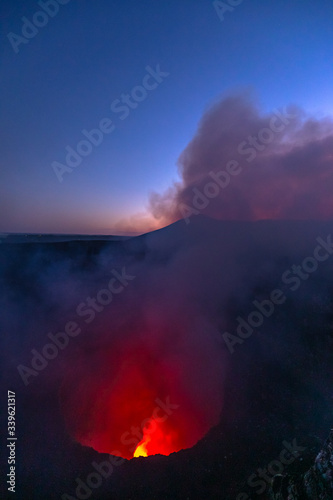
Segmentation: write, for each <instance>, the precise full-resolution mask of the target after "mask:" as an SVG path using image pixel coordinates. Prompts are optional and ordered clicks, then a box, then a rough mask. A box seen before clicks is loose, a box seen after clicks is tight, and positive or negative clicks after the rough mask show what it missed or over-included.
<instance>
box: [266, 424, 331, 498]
mask: <svg viewBox="0 0 333 500" xmlns="http://www.w3.org/2000/svg"><path fill="white" fill-rule="evenodd" d="M271 498H272V500H303V499H304V500H305V499H307V500H332V499H333V429H332V430H331V433H330V435H329V437H328V439H327V441H326V442H325V444H324V446H323V448H322V450H321V451H320V452H319V453H318V455H317V457H316V459H315V462H314V464H313V465H312V467H311V468H310V469H309V470H308V471H307V472H306V473H305V474H304V475H303V476H302V477H298V478H297V477H296V478H295V477H292V476H289V475H280V474H279V475H277V476H275V477H274V480H273V484H272V487H271Z"/></svg>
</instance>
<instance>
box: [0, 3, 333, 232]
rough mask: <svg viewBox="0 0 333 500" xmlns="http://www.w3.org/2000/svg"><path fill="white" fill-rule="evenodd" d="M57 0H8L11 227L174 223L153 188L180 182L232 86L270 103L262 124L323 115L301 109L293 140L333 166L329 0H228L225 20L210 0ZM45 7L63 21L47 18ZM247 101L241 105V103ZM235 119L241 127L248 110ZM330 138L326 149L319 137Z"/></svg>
mask: <svg viewBox="0 0 333 500" xmlns="http://www.w3.org/2000/svg"><path fill="white" fill-rule="evenodd" d="M55 2H56V0H49V2H48V1H47V0H44V1H43V0H41V1H40V2H35V1H30V0H24V1H22V0H18V1H16V2H12V0H3V1H2V2H1V6H0V18H1V27H2V29H1V54H0V55H1V57H0V71H1V73H0V74H1V79H0V92H1V118H2V119H1V144H0V161H1V167H0V231H3V232H32V233H34V232H38V233H39V232H41V233H53V232H54V233H89V234H94V233H96V234H99V233H104V234H108V233H110V234H112V233H117V234H121V233H124V232H126V231H129V230H130V231H135V230H137V231H144V230H146V229H149V228H152V227H155V226H158V225H161V224H162V225H163V223H166V222H169V221H172V220H174V219H175V217H172V216H167V217H165V218H164V219H163V220H160V221H157V222H154V221H153V215H151V212H150V211H149V199H150V197H151V193H162V194H163V193H165V192H168V189H169V188H170V186H172V184H173V182H174V181H180V173H179V172H178V167H177V161H178V158H179V156H180V155H181V153H182V152H183V151H184V150H186V148H188V144H189V143H190V141H191V140H192V139H193V137H194V136H195V135H196V133H197V127H198V123H199V122H200V120H201V118H202V115H203V113H205V112H206V111H207V109H208V108H209V107H210V106H211V105H212V104H214V102H217V100H218V98H219V97H221V96H222V97H225V96H227V95H230V94H233V93H235V92H236V93H237V94H238V95H239V94H240V93H242V92H243V91H244V92H247V91H250V93H252V94H253V95H254V96H256V98H257V100H258V102H259V103H260V105H259V108H260V113H259V112H258V111H257V115H256V112H254V111H251V110H250V113H252V114H251V116H252V115H253V116H254V115H255V119H253V120H252V119H251V120H249V119H246V120H245V122H246V123H247V124H249V123H250V122H251V124H257V125H259V124H260V126H261V127H262V126H264V124H265V119H264V117H265V116H266V115H267V116H268V117H269V116H271V115H268V113H269V112H271V111H273V110H275V109H277V108H283V107H284V106H286V105H289V104H290V103H292V104H296V105H297V106H299V107H300V108H303V109H305V110H306V111H307V113H308V114H307V117H309V116H310V114H311V115H312V116H313V117H316V120H317V121H316V123H317V125H316V127H315V128H316V131H315V132H313V128H314V127H313V126H312V125H313V123H315V122H314V120H313V119H312V121H311V120H310V119H309V118H308V119H307V120H304V118H302V119H301V118H298V127H296V129H295V128H294V129H293V132H292V134H293V135H292V138H293V140H295V144H297V146H299V145H300V137H301V142H302V141H303V142H304V140H305V139H304V137H306V140H307V141H310V142H311V141H312V142H311V144H310V145H309V144H308V146H307V149H306V151H310V152H311V151H314V150H315V151H316V153H314V155H315V157H316V158H317V159H318V158H319V159H320V165H322V162H323V161H324V160H325V161H326V162H327V161H328V159H329V161H330V162H332V158H333V156H332V149H333V148H332V144H331V141H330V140H328V139H327V137H328V136H331V135H332V130H333V128H332V127H331V124H330V125H327V122H326V121H325V120H323V116H324V115H327V114H331V115H333V89H332V81H333V64H332V62H333V54H332V51H333V33H332V19H333V4H332V2H331V0H321V1H319V2H314V1H313V0H291V1H290V0H267V1H265V2H262V1H260V0H243V2H242V1H240V2H237V1H235V0H233V1H231V0H230V4H234V5H236V4H237V3H239V5H238V6H235V7H233V8H231V7H230V9H233V10H230V11H227V12H225V13H224V20H223V21H222V20H221V19H220V18H219V16H218V14H217V12H216V10H215V8H214V6H213V2H211V1H206V0H195V1H193V0H182V1H180V0H177V1H175V0H170V1H169V2H156V1H152V0H142V1H140V2H138V1H137V0H135V1H134V0H133V1H132V0H124V1H122V2H116V1H110V0H97V1H94V2H92V1H91V2H89V1H87V0H81V1H78V0H69V1H68V0H61V1H60V0H59V1H58V2H57V4H55ZM60 3H61V5H59V4H60ZM220 3H221V4H222V3H223V2H220ZM42 4H44V9H45V11H49V12H50V13H51V14H52V16H53V17H50V16H51V14H50V16H48V15H47V14H37V15H36V13H37V12H38V11H39V12H40V11H42V12H44V11H43V8H42V7H41V5H42ZM50 9H51V10H50ZM57 10H58V12H57ZM221 17H222V15H221ZM22 18H24V20H22ZM26 20H28V24H27V21H26ZM32 20H34V22H35V24H38V25H39V26H40V27H38V28H37V29H36V28H34V26H33V25H31V24H29V23H31V21H32ZM45 23H46V24H45ZM43 24H45V25H44V26H42V25H43ZM22 29H23V31H22ZM10 33H11V34H10ZM8 34H10V35H9V36H8ZM22 34H23V35H24V36H25V38H19V37H22ZM27 37H29V38H27ZM142 84H143V85H144V86H145V89H143V88H142V87H141V88H135V87H137V86H142ZM130 93H132V95H134V96H135V98H136V101H135V100H134V98H133V97H130V98H128V97H126V94H130ZM121 100H126V101H127V103H121V102H120V101H121ZM246 106H247V105H246V104H244V103H243V104H241V106H240V105H239V102H238V101H237V106H236V110H238V111H239V110H240V109H245V108H246ZM111 108H112V109H111ZM218 109H219V110H220V112H221V113H224V112H225V110H226V106H224V105H222V106H221V105H220V107H219V108H218ZM246 109H250V108H246ZM251 109H252V108H251ZM239 113H240V112H239ZM223 116H225V115H223ZM232 116H233V115H232V113H231V115H230V120H229V122H232V121H233V119H232ZM215 119H216V117H215V115H214V120H215ZM302 120H303V121H302ZM225 121H226V120H225V119H224V121H223V123H224V124H225ZM301 121H302V125H300V122H301ZM310 122H311V123H310ZM205 123H206V125H205V133H206V132H207V130H208V131H210V132H211V133H212V134H214V129H212V128H210V127H209V126H208V125H207V119H206V122H205ZM214 123H215V122H214ZM216 123H217V128H218V124H219V123H220V122H219V121H218V120H217V122H216ZM309 123H310V125H309ZM318 123H319V124H320V125H318ZM311 124H312V125H311ZM325 124H326V125H325ZM234 125H235V126H237V127H238V131H239V130H240V129H241V125H240V121H239V116H238V118H237V120H235V124H234ZM98 127H100V128H101V129H102V130H103V133H101V132H98V133H96V132H95V133H94V135H89V132H90V131H91V130H92V129H96V128H98ZM249 127H250V125H249ZM309 129H311V133H310V132H309ZM319 129H320V132H318V130H319ZM324 129H325V130H324ZM83 130H84V131H85V133H83V132H82V131H83ZM249 130H250V129H248V127H245V131H246V134H245V139H246V137H247V135H248V131H249ZM309 134H310V135H311V134H312V135H311V137H310V139H309ZM87 135H88V136H89V137H90V140H91V142H95V145H94V144H91V142H89V141H88V142H87V139H88V138H87ZM222 135H223V134H222ZM236 136H237V141H238V142H237V141H236V142H235V148H236V151H237V144H238V143H239V142H240V141H241V140H242V134H241V133H239V134H236ZM238 136H239V137H238ZM233 137H234V136H233ZM284 137H285V136H284ZM223 138H224V140H228V134H224V135H223ZM324 139H325V144H324V143H323V144H324V146H323V148H324V149H323V150H321V151H324V153H322V152H321V153H320V154H319V153H318V147H319V146H318V144H317V143H316V147H317V146H318V147H317V149H316V147H315V146H314V141H319V140H321V141H324ZM83 140H84V141H86V142H84V143H82V142H81V141H83ZM235 140H236V139H235ZM288 140H290V135H289V136H288ZM199 142H200V141H199ZM303 142H302V144H303ZM79 143H80V146H78V144H79ZM197 143H198V141H197ZM208 143H209V141H208ZM206 144H207V143H206ZM212 144H213V145H214V141H212ZM68 147H69V148H70V149H69V150H66V148H68ZM200 147H201V146H200ZM71 148H73V149H71ZM77 148H79V151H81V152H82V154H83V155H85V156H83V157H82V158H79V157H78V156H77V153H76V154H75V153H73V150H76V149H77ZM80 148H81V149H80ZM68 151H71V153H70V154H69V155H68ZM187 151H189V149H187ZM193 151H194V152H195V151H196V147H194V148H193V147H192V148H191V147H190V153H191V154H193ZM275 153H277V151H276V149H275ZM284 153H285V151H284ZM289 153H290V151H288V154H287V153H286V154H285V158H286V162H287V163H288V162H290V161H291V160H290V157H292V158H294V156H293V155H291V156H290V155H289ZM74 154H75V157H74V156H73V155H74ZM323 155H324V156H323ZM66 156H67V160H66ZM222 157H223V164H225V161H227V159H231V157H232V153H231V157H230V156H229V157H228V158H227V156H226V155H224V156H223V155H222ZM303 157H307V158H308V155H305V154H303V155H302V154H299V155H298V157H297V155H296V159H297V158H299V159H301V158H303ZM323 157H324V160H323ZM224 158H225V160H224ZM193 161H194V162H195V158H194V160H193ZM214 161H215V166H216V167H217V165H216V157H215V160H214ZM316 161H317V160H316ZM318 161H319V160H318ZM55 162H57V163H55ZM286 162H284V163H283V168H285V163H286ZM181 163H182V165H183V167H182V168H183V172H184V168H185V169H187V173H188V172H189V171H191V175H192V177H193V168H192V170H191V166H190V167H189V166H188V165H187V166H185V167H184V163H186V161H185V162H184V161H182V162H181ZM192 163H193V162H192ZM60 164H62V165H63V167H61V166H60ZM75 164H77V166H74V165H75ZM309 168H310V167H309ZM325 169H326V171H327V170H328V165H327V164H326V165H325ZM192 177H191V179H192ZM194 177H195V176H194ZM323 178H324V177H323ZM325 178H326V177H325ZM244 179H246V177H244ZM185 181H186V179H185ZM292 181H293V182H294V181H295V179H294V178H293V179H292ZM183 182H184V178H183ZM191 182H192V180H191ZM244 182H245V181H244ZM311 184H312V185H313V182H311ZM315 185H317V186H318V189H321V188H320V186H321V185H320V184H316V183H315ZM265 186H266V183H265ZM266 187H267V186H266ZM317 195H318V193H317ZM330 207H331V205H330ZM155 208H156V207H155ZM164 208H165V207H164ZM260 210H261V208H260ZM280 212H282V213H283V211H280ZM145 213H146V216H145V215H144V214H145ZM153 213H155V215H156V210H155V211H154V210H153ZM141 214H143V215H141ZM212 215H215V213H214V212H213V214H212ZM179 218H180V217H179Z"/></svg>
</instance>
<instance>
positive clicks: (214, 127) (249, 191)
mask: <svg viewBox="0 0 333 500" xmlns="http://www.w3.org/2000/svg"><path fill="white" fill-rule="evenodd" d="M179 171H180V175H181V182H179V183H175V184H174V185H173V186H171V187H170V189H169V190H167V192H165V193H163V194H158V193H153V194H152V195H151V197H150V211H151V213H152V215H153V216H154V218H155V220H158V221H159V223H160V224H161V225H166V224H168V223H171V222H174V221H176V220H178V219H181V218H184V219H185V220H186V222H189V220H190V218H191V217H192V216H194V215H197V214H198V213H201V214H205V215H208V216H211V217H214V218H216V219H224V220H227V219H228V220H258V219H329V218H330V217H332V214H333V121H332V119H331V118H321V119H317V118H314V117H311V116H309V115H308V114H306V113H305V112H304V111H302V110H300V109H299V108H296V107H295V106H290V107H288V108H284V109H279V110H274V111H272V112H271V113H263V112H261V111H260V109H259V107H258V105H257V104H256V103H255V102H254V101H253V100H252V99H251V98H250V97H249V96H243V95H238V96H232V97H228V98H225V99H223V100H222V101H220V102H218V103H217V104H215V105H214V106H213V107H212V108H211V109H209V110H208V111H207V112H206V113H205V114H204V116H203V118H202V120H201V122H200V124H199V127H198V131H197V133H196V135H195V137H194V138H193V139H192V141H191V142H190V143H189V144H188V146H187V147H186V148H185V150H184V151H183V153H182V154H181V155H180V158H179ZM214 184H215V186H214Z"/></svg>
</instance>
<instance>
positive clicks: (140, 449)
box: [133, 437, 150, 457]
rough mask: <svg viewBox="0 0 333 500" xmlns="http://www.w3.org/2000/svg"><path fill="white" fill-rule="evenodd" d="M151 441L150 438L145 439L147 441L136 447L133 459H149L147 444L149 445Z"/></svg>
mask: <svg viewBox="0 0 333 500" xmlns="http://www.w3.org/2000/svg"><path fill="white" fill-rule="evenodd" d="M149 441H150V439H149V438H148V437H147V438H146V439H145V441H143V442H142V441H141V443H139V444H138V446H137V447H136V450H135V452H134V455H133V457H148V453H147V444H148V443H149Z"/></svg>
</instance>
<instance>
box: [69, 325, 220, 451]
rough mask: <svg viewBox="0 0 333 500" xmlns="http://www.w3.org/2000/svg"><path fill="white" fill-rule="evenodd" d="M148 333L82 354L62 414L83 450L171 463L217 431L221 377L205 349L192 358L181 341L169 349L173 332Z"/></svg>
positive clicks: (191, 349) (190, 350)
mask: <svg viewBox="0 0 333 500" xmlns="http://www.w3.org/2000/svg"><path fill="white" fill-rule="evenodd" d="M146 332H147V333H146V334H145V335H139V334H138V336H137V337H136V338H135V340H134V335H133V334H132V332H131V334H132V336H131V337H130V338H128V337H127V336H126V332H125V334H123V340H118V341H117V342H115V341H113V343H112V346H110V347H107V348H106V347H105V346H103V347H100V348H96V346H94V348H92V346H88V347H87V346H86V347H85V352H86V354H85V355H84V356H83V355H82V356H80V357H79V359H77V360H75V363H74V364H73V369H72V370H71V372H69V373H67V375H66V380H65V383H64V385H63V388H62V391H61V401H62V407H63V412H64V415H65V418H66V422H67V426H68V429H69V432H70V433H71V435H72V436H73V437H74V438H75V439H76V440H77V441H79V442H80V443H81V444H83V445H86V446H90V447H92V448H94V449H95V450H97V451H99V452H101V453H109V454H113V455H117V456H122V457H124V458H127V459H130V458H133V457H134V456H150V455H155V454H163V455H169V454H170V453H173V452H176V451H180V450H181V449H185V448H190V447H192V446H193V445H194V444H196V443H197V442H198V440H199V439H201V438H202V437H203V436H204V435H205V434H206V433H207V432H208V430H209V429H210V428H211V427H212V426H213V425H215V424H217V423H218V420H219V416H220V411H221V392H220V389H221V387H220V383H221V371H220V370H219V369H218V368H217V369H216V362H215V368H214V352H213V351H212V353H210V350H211V349H212V347H211V345H210V343H209V342H207V341H206V344H207V345H206V347H205V346H201V348H200V349H199V350H198V346H195V345H194V344H193V343H192V344H190V343H188V344H187V342H188V338H184V336H183V337H179V338H178V339H177V341H176V342H175V339H173V342H175V348H173V347H172V349H171V347H170V346H171V343H170V336H171V335H175V333H174V331H171V332H172V333H171V334H170V331H168V330H165V329H161V330H160V331H158V330H154V331H153V332H152V331H149V329H148V330H147V329H146ZM167 334H168V336H167ZM176 336H177V334H176ZM95 338H96V337H95ZM169 344H170V345H169ZM182 344H184V345H182ZM219 361H221V358H219ZM212 373H213V374H214V375H213V376H214V377H215V379H216V380H212V375H211V374H212ZM217 379H219V380H218V382H217Z"/></svg>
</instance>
